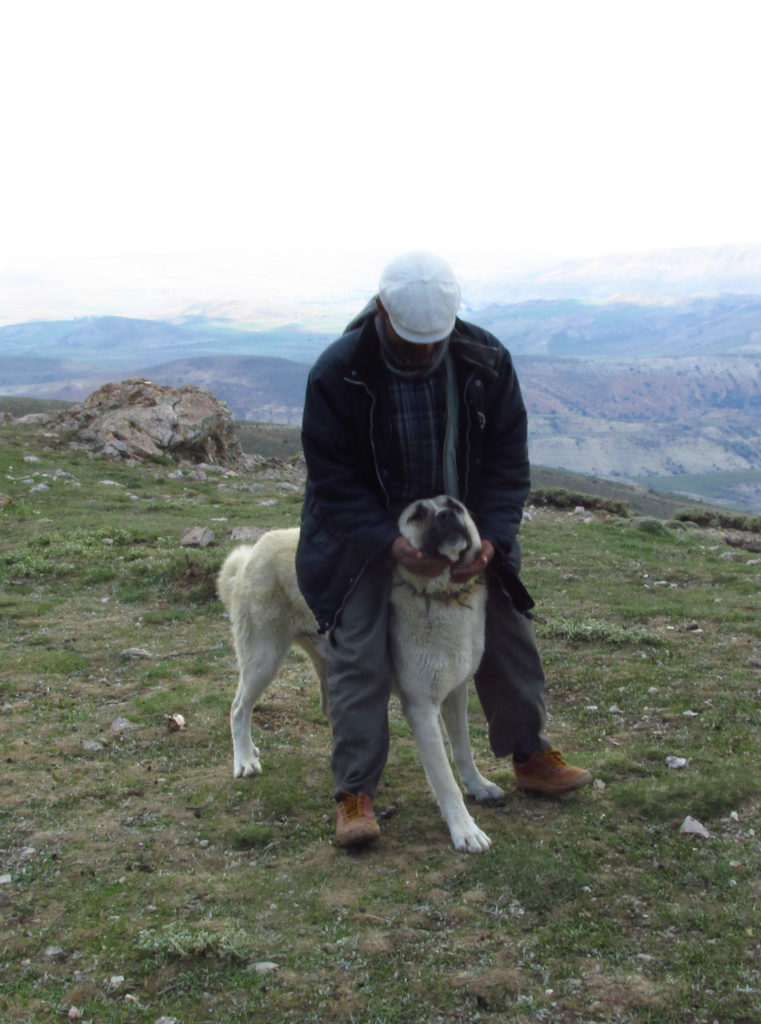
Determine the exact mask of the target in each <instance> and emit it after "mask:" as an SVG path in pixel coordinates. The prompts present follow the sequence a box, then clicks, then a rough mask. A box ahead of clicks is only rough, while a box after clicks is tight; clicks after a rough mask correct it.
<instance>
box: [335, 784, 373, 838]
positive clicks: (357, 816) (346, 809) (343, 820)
mask: <svg viewBox="0 0 761 1024" xmlns="http://www.w3.org/2000/svg"><path fill="white" fill-rule="evenodd" d="M379 835H380V827H379V825H378V822H377V821H376V820H375V814H374V813H373V802H372V800H371V799H370V797H369V796H368V795H367V793H342V794H341V799H340V800H339V802H338V807H337V809H336V842H337V843H338V845H339V846H358V845H359V844H360V843H369V842H370V841H371V840H373V839H377V838H378V836H379Z"/></svg>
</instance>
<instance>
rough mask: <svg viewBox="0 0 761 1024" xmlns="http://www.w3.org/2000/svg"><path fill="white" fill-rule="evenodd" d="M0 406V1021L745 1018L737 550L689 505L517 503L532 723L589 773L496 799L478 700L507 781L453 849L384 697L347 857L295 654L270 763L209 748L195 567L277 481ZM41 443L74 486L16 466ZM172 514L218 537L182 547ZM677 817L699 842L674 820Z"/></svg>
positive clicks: (746, 769)
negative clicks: (4, 419) (694, 829)
mask: <svg viewBox="0 0 761 1024" xmlns="http://www.w3.org/2000/svg"><path fill="white" fill-rule="evenodd" d="M3 430H4V431H5V433H4V434H3V444H2V445H0V480H2V481H3V482H2V486H0V490H2V491H3V492H4V493H6V494H9V495H10V496H11V497H12V498H13V502H14V503H13V504H12V505H8V506H6V507H5V508H3V509H0V738H1V739H2V755H3V762H4V763H3V772H2V774H0V875H6V874H7V875H10V881H9V882H4V883H2V884H0V1014H1V1015H2V1019H3V1020H4V1021H8V1022H9V1024H38V1022H39V1021H44V1020H49V1019H61V1018H63V1019H66V1015H67V1013H68V1012H69V1010H70V1008H71V1007H72V1006H74V1007H77V1008H78V1009H79V1010H81V1011H82V1014H83V1018H82V1019H84V1020H92V1021H97V1022H98V1024H117V1022H119V1024H121V1022H124V1021H130V1022H135V1024H154V1022H155V1021H156V1020H158V1018H159V1017H161V1016H162V1015H163V1016H169V1017H174V1018H175V1019H176V1020H178V1021H181V1022H183V1024H203V1022H207V1021H214V1022H215V1024H232V1022H236V1024H237V1022H243V1021H246V1022H248V1021H252V1020H267V1021H268V1022H272V1024H278V1022H286V1021H298V1022H304V1024H308V1022H320V1024H322V1022H324V1021H326V1020H335V1021H339V1022H341V1021H345V1022H347V1024H348V1022H352V1021H353V1022H362V1024H376V1022H383V1024H393V1022H398V1024H410V1022H419V1021H425V1022H426V1024H428V1022H437V1021H443V1022H455V1021H456V1022H460V1021H484V1020H494V1021H497V1020H499V1021H503V1020H504V1021H510V1022H517V1024H523V1022H529V1021H550V1022H552V1024H572V1022H573V1024H577V1022H585V1024H586V1022H595V1021H599V1022H605V1024H607V1022H612V1021H615V1022H624V1024H645V1022H648V1024H654V1022H657V1024H683V1022H684V1021H690V1022H693V1021H694V1022H701V1024H702V1022H708V1024H710V1022H712V1021H719V1022H720V1024H729V1022H730V1021H731V1022H733V1024H734V1022H748V1024H750V1022H755V1021H756V1020H758V1019H759V1017H760V1016H761V935H760V934H759V923H758V922H759V920H761V913H760V911H761V885H760V884H759V878H761V853H760V852H759V844H758V835H759V830H760V829H761V821H760V818H761V777H760V776H759V772H758V743H759V732H760V730H761V710H760V707H759V701H758V694H759V688H760V687H761V641H759V635H758V618H759V611H760V610H761V609H760V608H759V593H760V592H761V587H759V583H761V569H760V567H759V566H758V565H753V564H749V563H752V561H753V560H754V558H755V557H757V556H753V555H752V554H750V553H748V552H742V551H737V550H736V549H733V548H730V547H728V546H727V545H726V544H725V543H724V539H723V534H722V532H721V531H717V530H716V529H713V528H710V527H707V528H694V527H691V526H687V527H686V528H684V526H683V524H682V528H681V529H680V528H677V527H676V526H673V527H671V526H663V527H662V528H661V529H654V530H650V529H642V528H640V527H638V526H637V524H636V521H635V520H636V517H635V516H633V515H630V516H629V517H627V518H624V517H621V516H618V515H613V514H611V513H609V512H607V511H605V509H599V510H598V511H597V512H596V514H595V519H594V521H593V522H591V523H582V522H580V521H579V519H578V517H577V516H575V515H574V513H573V511H572V510H562V509H560V510H559V509H555V508H552V507H542V508H538V509H536V510H535V512H534V515H533V519H532V521H531V522H527V523H525V524H524V528H523V548H524V579H525V582H526V585H527V586H528V588H529V590H530V591H531V592H532V594H533V595H534V597H535V598H536V600H537V607H536V630H537V635H538V638H539V642H540V645H541V649H542V652H543V655H544V660H545V667H546V669H547V674H548V679H549V689H548V707H549V711H550V716H551V717H550V731H551V736H552V738H553V740H554V741H555V742H556V743H557V745H558V746H559V747H560V748H561V749H562V750H564V752H566V753H567V754H568V756H570V757H571V758H572V760H573V761H574V762H576V763H580V764H584V765H586V766H588V767H589V768H590V769H591V770H592V771H593V772H594V774H595V777H596V779H597V780H598V784H597V787H596V788H590V789H588V790H584V791H580V792H578V793H576V794H572V795H570V796H569V797H567V798H563V799H552V798H539V797H531V796H527V795H524V794H521V793H519V792H518V791H517V790H515V788H514V786H513V784H512V772H511V769H510V766H509V764H506V763H505V762H503V761H498V760H496V759H495V758H493V756H492V755H491V753H490V751H489V749H488V744H487V739H486V730H485V726H484V722H483V718H482V715H481V713H480V710H479V707H478V704H477V701H476V699H475V697H472V698H471V704H470V718H471V734H472V739H473V744H474V749H475V752H476V759H477V761H478V763H479V765H480V767H481V769H482V771H484V773H485V774H487V775H489V776H491V777H493V778H494V779H495V781H497V782H499V783H500V784H501V785H502V786H503V788H504V789H505V790H506V796H505V798H504V800H503V801H501V802H499V803H498V804H492V805H488V806H483V807H477V808H475V809H474V812H473V813H474V815H475V817H476V818H477V820H478V822H479V824H480V825H481V826H482V827H483V828H484V829H485V831H486V832H487V833H488V834H489V835H490V836H491V838H492V840H493V843H494V845H493V847H492V849H491V850H490V851H489V853H488V854H485V855H483V856H481V857H468V856H464V855H459V854H456V853H455V852H454V851H453V850H452V849H451V846H450V843H449V837H448V833H447V830H446V828H445V826H444V824H443V822H442V821H441V818H440V816H439V813H438V811H437V809H436V807H435V805H434V803H433V800H432V798H431V796H430V794H429V792H428V789H427V786H426V784H425V780H424V778H423V775H422V770H421V768H420V766H419V762H418V758H417V754H416V751H415V748H414V744H413V742H412V739H411V736H410V732H409V729H408V727H407V725H406V723H405V721H404V719H403V717H402V716H401V713H400V710H399V707H398V705H397V704H396V703H393V704H392V707H391V735H392V747H391V753H390V757H389V763H388V767H387V770H386V772H385V775H384V779H383V782H382V785H381V789H380V792H379V796H378V807H379V809H380V810H381V811H382V812H385V816H384V818H383V820H382V837H381V840H380V842H379V843H378V844H376V845H375V846H373V847H371V848H369V849H367V850H366V851H364V852H361V853H353V854H352V853H348V854H347V853H344V852H340V851H338V850H337V849H336V848H335V847H334V845H333V843H332V831H333V822H332V805H331V801H330V788H331V787H330V770H329V754H330V736H329V730H328V727H327V725H326V723H325V721H324V719H323V717H322V715H321V712H320V709H319V698H318V694H317V687H316V684H315V682H314V680H313V679H312V676H311V674H310V672H311V670H310V667H309V663H308V660H307V659H306V658H305V656H304V655H303V654H301V653H299V652H293V653H292V654H291V655H290V656H289V657H288V659H287V661H286V663H285V665H284V667H283V669H282V671H281V673H280V674H279V676H278V678H277V680H276V682H275V684H274V685H273V686H272V687H271V688H270V690H269V691H268V692H267V693H266V694H265V696H264V697H263V698H262V700H261V702H260V704H259V705H258V706H257V708H256V709H255V711H254V715H253V728H254V734H255V738H256V742H257V744H258V746H259V748H260V750H261V757H262V762H263V767H264V772H263V774H262V775H261V776H259V777H257V778H255V779H238V780H235V779H233V778H232V771H231V768H232V765H231V751H230V739H229V726H228V713H229V705H230V700H231V698H232V694H233V690H234V686H235V676H236V670H235V662H234V657H233V653H232V649H231V645H230V638H229V624H228V623H227V621H226V619H225V617H224V614H223V612H222V608H221V606H220V605H219V603H218V601H217V600H216V598H215V597H214V595H213V579H214V574H215V572H216V570H217V568H218V566H219V564H221V561H222V558H223V557H224V554H225V552H226V551H227V550H229V548H230V546H231V544H230V541H229V540H228V537H229V530H230V529H231V528H232V526H235V525H244V524H245V525H257V526H262V527H266V526H272V525H295V524H296V523H297V522H298V514H299V509H300V498H299V496H298V495H293V494H290V493H289V494H287V495H284V494H282V493H280V492H279V491H278V485H277V481H276V480H268V479H265V478H262V477H261V476H257V477H255V478H250V479H243V478H230V479H223V480H219V479H216V480H211V479H209V480H206V481H203V480H194V479H192V478H190V477H189V476H187V475H186V476H185V477H182V478H179V479H177V480H170V479H168V474H169V471H170V468H171V467H168V466H158V465H150V464H148V465H144V466H138V467H126V466H121V465H119V464H113V463H108V462H103V461H100V460H97V459H89V458H87V456H86V455H85V454H84V453H81V452H72V451H70V450H69V449H67V448H66V447H65V446H60V447H59V446H57V445H56V443H55V442H54V441H53V440H52V439H46V438H44V437H40V436H39V435H38V434H37V433H36V429H35V428H32V427H29V428H25V429H22V428H21V427H13V428H12V429H10V430H9V429H8V428H7V427H3ZM25 454H26V455H29V454H33V455H35V456H36V457H37V458H39V459H40V462H39V463H29V462H27V463H25V462H23V456H24V455H25ZM56 469H62V470H64V471H66V472H69V473H71V474H72V475H73V476H75V477H76V478H77V480H78V482H79V485H80V486H78V487H76V486H74V485H73V484H72V482H71V481H70V480H69V481H68V483H67V478H61V477H59V478H58V479H57V480H53V482H52V483H51V485H50V490H48V491H39V492H36V493H33V494H30V493H29V491H30V487H31V485H30V484H28V483H24V482H23V481H24V479H28V474H29V473H30V472H31V471H35V472H40V473H42V472H47V473H51V474H52V473H54V472H55V470H56ZM104 479H111V480H113V481H115V482H116V484H120V485H121V486H117V487H114V486H113V485H104V484H103V483H102V481H103V480H104ZM253 484H256V486H257V489H256V490H253V491H252V490H251V489H250V488H251V486H252V485H253ZM128 494H134V495H136V498H129V497H128ZM269 501H274V502H275V504H264V503H262V504H260V502H269ZM665 518H666V519H668V518H670V513H669V514H668V515H667V516H666V517H665ZM191 525H202V526H208V527H209V528H211V529H212V530H213V531H214V533H215V541H214V543H213V544H212V545H211V546H210V547H209V548H207V549H205V550H203V551H199V550H195V549H193V550H190V549H181V548H179V547H178V543H177V542H178V539H179V536H180V534H181V532H182V531H183V530H184V529H185V528H186V527H187V526H191ZM725 554H729V555H730V556H731V557H730V558H722V557H721V556H722V555H725ZM134 647H139V648H143V649H145V650H147V651H148V653H149V654H150V658H126V657H124V656H123V655H122V652H123V651H125V650H126V649H128V648H134ZM176 713H181V714H183V715H184V716H185V719H186V722H187V728H186V729H185V730H184V731H182V732H171V731H170V730H169V729H168V727H167V716H168V715H172V714H176ZM125 719H126V720H127V722H126V723H125V722H124V721H123V720H125ZM669 755H675V756H679V757H684V758H686V759H687V765H686V767H684V768H682V769H680V770H675V769H671V768H669V767H667V765H666V757H667V756H669ZM688 815H689V816H692V817H694V818H697V819H698V820H699V821H701V822H702V824H703V825H704V826H705V827H706V828H707V829H708V830H709V832H710V838H709V839H703V838H700V837H696V836H689V835H683V834H681V833H680V831H679V827H680V825H681V823H682V822H683V821H684V819H685V817H687V816H688ZM273 964H274V965H276V968H272V966H271V965H273ZM267 965H270V966H267ZM119 978H122V979H123V980H122V981H118V980H116V979H119Z"/></svg>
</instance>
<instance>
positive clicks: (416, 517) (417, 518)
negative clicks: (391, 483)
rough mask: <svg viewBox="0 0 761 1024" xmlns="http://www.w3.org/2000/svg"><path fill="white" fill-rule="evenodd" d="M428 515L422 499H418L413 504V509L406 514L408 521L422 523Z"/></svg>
mask: <svg viewBox="0 0 761 1024" xmlns="http://www.w3.org/2000/svg"><path fill="white" fill-rule="evenodd" d="M427 516H428V509H427V508H426V507H425V505H424V504H423V502H422V501H419V502H418V503H417V505H415V507H414V509H413V510H412V511H411V512H410V514H409V515H408V516H407V522H408V523H422V522H423V520H424V519H426V518H427Z"/></svg>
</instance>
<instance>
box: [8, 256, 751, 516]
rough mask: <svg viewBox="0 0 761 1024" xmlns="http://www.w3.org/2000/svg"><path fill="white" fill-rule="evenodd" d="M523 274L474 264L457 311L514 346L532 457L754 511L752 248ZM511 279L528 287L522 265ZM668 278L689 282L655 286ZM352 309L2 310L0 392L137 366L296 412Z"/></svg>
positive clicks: (136, 372)
mask: <svg viewBox="0 0 761 1024" xmlns="http://www.w3.org/2000/svg"><path fill="white" fill-rule="evenodd" d="M722 253H723V255H722ZM699 268H702V270H700V269H699ZM659 274H660V275H661V276H660V277H659ZM701 274H702V276H701ZM595 282H596V283H595ZM658 282H660V287H661V292H660V293H656V292H657V289H656V284H657V283H658ZM680 282H681V283H680ZM727 282H730V283H732V284H734V285H738V286H742V287H743V292H742V293H739V294H738V293H733V292H730V291H728V290H726V284H727ZM534 283H535V286H536V288H537V289H538V290H539V291H540V292H541V293H542V294H543V295H544V297H543V298H528V299H525V298H524V300H523V301H510V296H511V295H512V294H513V293H514V292H515V291H516V290H517V289H518V285H516V284H515V283H513V284H512V285H511V284H510V282H508V281H503V284H502V287H501V289H500V287H499V282H498V281H492V282H490V281H488V280H486V279H484V280H483V281H482V282H481V285H480V291H478V294H476V291H477V290H476V289H475V288H474V287H471V288H470V289H469V291H468V293H467V295H466V305H465V309H464V312H463V314H462V315H464V317H465V318H466V319H468V318H471V319H473V320H474V321H476V322H478V323H479V324H481V325H482V326H483V327H486V328H487V329H489V330H490V331H492V332H493V333H494V334H496V335H497V337H499V338H500V339H501V340H502V341H503V342H504V343H505V344H506V345H507V347H508V348H509V349H510V351H511V352H512V354H513V356H514V358H515V361H516V366H517V368H518V372H519V376H520V379H521V384H522V387H523V391H524V395H525V399H526V404H527V407H528V410H529V415H530V445H531V456H532V459H533V461H534V462H535V463H537V464H540V465H546V466H551V467H557V468H563V469H568V470H572V471H575V472H583V473H588V474H593V475H597V476H601V477H609V478H619V479H622V480H631V481H635V482H645V483H646V484H647V485H648V486H652V487H659V488H667V489H671V490H677V491H679V490H682V491H685V492H687V493H689V494H691V495H693V496H704V497H707V498H709V499H710V500H712V501H716V502H724V503H725V504H731V505H733V506H734V507H738V508H744V509H750V510H753V511H761V247H746V248H744V249H742V250H737V249H733V250H731V251H729V250H727V251H722V250H711V251H710V252H704V253H703V254H702V256H700V254H697V255H696V254H694V253H693V255H692V259H691V260H686V259H681V258H679V256H678V254H673V253H672V254H660V256H659V258H658V259H655V260H654V261H652V262H651V263H650V264H646V263H643V262H642V260H640V262H639V263H638V264H636V265H635V259H634V257H630V258H623V257H621V258H619V260H618V261H612V262H610V261H609V262H608V263H607V264H606V265H605V266H601V265H596V264H595V261H587V262H584V261H577V262H576V263H573V264H570V263H569V264H566V265H565V270H564V271H563V272H561V269H560V268H556V269H555V271H553V272H550V270H548V269H547V268H545V269H544V270H543V271H539V270H537V271H536V273H535V277H534ZM519 284H520V287H521V288H522V289H523V291H524V293H525V291H526V289H527V288H528V287H529V284H530V282H529V276H528V275H527V274H524V276H523V278H521V280H520V282H519ZM677 284H679V287H680V288H683V289H685V290H687V291H689V290H690V289H699V288H700V289H702V294H671V295H666V294H664V292H665V290H666V289H667V286H668V287H671V288H672V289H675V288H676V287H677ZM712 285H713V289H712V287H711V286H712ZM511 288H512V291H511ZM553 290H555V291H556V292H558V293H560V292H562V291H565V292H566V293H567V294H564V295H562V297H561V296H560V295H558V296H557V297H552V296H551V295H550V293H551V292H552V291H553ZM643 290H644V291H645V292H646V295H645V296H644V297H639V298H637V299H636V300H635V299H633V298H631V297H630V298H628V299H622V298H619V299H613V298H612V297H610V296H611V295H612V293H613V292H615V291H617V292H618V293H619V294H623V293H624V292H628V293H629V294H630V295H631V294H633V293H634V292H636V291H640V292H641V291H643ZM677 291H678V289H677ZM573 293H575V294H573ZM594 294H597V295H600V294H606V295H608V298H607V299H606V301H600V300H599V299H598V300H597V301H591V297H593V296H594ZM495 297H496V298H495ZM358 305H359V303H358ZM339 309H340V317H341V318H343V319H341V318H339V316H338V313H339ZM348 315H350V311H349V310H347V308H346V307H345V306H340V307H337V306H336V305H335V304H330V303H326V304H325V306H324V307H323V308H322V310H321V311H320V309H319V308H318V307H314V306H311V307H309V308H308V309H306V308H305V307H300V306H292V307H288V306H284V305H283V304H280V305H278V306H277V307H274V306H270V307H269V308H266V309H262V308H259V309H258V310H257V309H252V308H251V307H250V306H248V305H246V304H241V303H238V302H228V303H222V304H214V305H211V306H210V305H207V304H197V305H195V306H193V307H191V308H188V309H185V310H184V311H183V312H181V313H178V314H176V315H173V316H171V317H168V318H163V319H152V318H142V319H139V318H128V317H121V316H89V317H81V318H77V319H73V320H44V319H39V320H34V321H27V322H24V323H19V324H10V325H6V326H4V327H0V394H5V395H32V396H36V397H47V398H58V399H64V400H68V401H78V400H80V399H82V398H83V397H85V396H86V395H87V394H89V393H90V392H91V391H92V390H93V389H94V388H95V387H97V386H99V385H100V384H102V383H104V382H105V381H108V380H114V379H121V378H123V377H126V376H145V377H150V378H151V379H153V380H155V381H156V382H157V383H165V384H171V385H179V384H183V383H194V384H198V385H200V386H202V387H205V388H207V389H208V390H211V391H213V392H214V394H216V395H217V396H218V397H219V398H221V399H223V400H224V401H226V402H227V403H228V404H229V405H230V407H231V408H232V410H233V413H234V415H235V416H236V418H238V419H240V420H256V421H262V422H273V423H278V422H279V423H288V424H297V423H298V422H299V420H300V416H301V405H302V398H303V393H304V386H305V382H306V375H307V372H308V369H309V366H310V365H311V363H312V362H313V361H314V359H315V358H316V356H317V354H318V353H319V352H320V351H321V350H322V349H323V348H324V347H325V345H326V344H328V343H329V342H330V340H331V339H332V338H333V337H335V336H336V334H337V333H340V329H341V328H340V323H342V322H345V320H346V319H347V318H348Z"/></svg>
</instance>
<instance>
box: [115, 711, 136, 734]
mask: <svg viewBox="0 0 761 1024" xmlns="http://www.w3.org/2000/svg"><path fill="white" fill-rule="evenodd" d="M131 729H137V726H136V725H135V723H134V722H130V720H129V718H125V717H124V716H123V715H119V717H118V718H115V719H114V720H113V722H112V723H111V732H129V731H130V730H131Z"/></svg>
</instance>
